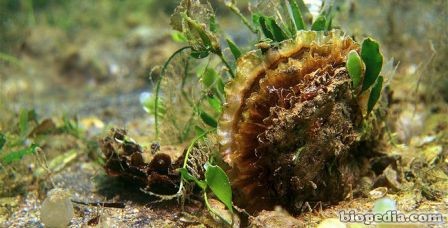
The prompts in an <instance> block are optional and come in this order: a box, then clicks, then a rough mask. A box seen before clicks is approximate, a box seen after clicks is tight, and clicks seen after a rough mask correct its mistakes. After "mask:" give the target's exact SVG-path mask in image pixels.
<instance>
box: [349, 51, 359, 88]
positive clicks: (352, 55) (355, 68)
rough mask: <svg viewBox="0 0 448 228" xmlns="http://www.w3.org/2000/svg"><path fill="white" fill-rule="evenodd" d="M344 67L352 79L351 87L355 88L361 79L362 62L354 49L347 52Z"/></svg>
mask: <svg viewBox="0 0 448 228" xmlns="http://www.w3.org/2000/svg"><path fill="white" fill-rule="evenodd" d="M346 67H347V71H348V74H349V75H350V78H351V79H352V83H353V88H357V87H358V86H359V84H360V83H361V79H362V71H363V63H362V60H361V57H359V55H358V53H357V52H356V51H355V50H351V51H350V52H349V53H348V55H347V63H346Z"/></svg>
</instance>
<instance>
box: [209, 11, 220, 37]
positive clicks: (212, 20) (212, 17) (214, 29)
mask: <svg viewBox="0 0 448 228" xmlns="http://www.w3.org/2000/svg"><path fill="white" fill-rule="evenodd" d="M209 20H210V21H209V26H210V31H211V32H214V33H216V32H218V23H216V17H215V15H210V19H209Z"/></svg>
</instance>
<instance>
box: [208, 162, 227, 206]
mask: <svg viewBox="0 0 448 228" xmlns="http://www.w3.org/2000/svg"><path fill="white" fill-rule="evenodd" d="M205 181H206V182H207V185H208V186H209V187H210V189H211V190H212V192H213V193H214V194H215V195H216V197H217V198H218V199H219V200H221V202H223V203H224V204H225V205H226V207H227V208H228V209H229V211H230V212H232V213H233V208H232V188H231V187H230V182H229V178H228V177H227V175H226V173H225V172H224V170H222V169H221V167H219V166H214V165H211V164H208V163H206V165H205Z"/></svg>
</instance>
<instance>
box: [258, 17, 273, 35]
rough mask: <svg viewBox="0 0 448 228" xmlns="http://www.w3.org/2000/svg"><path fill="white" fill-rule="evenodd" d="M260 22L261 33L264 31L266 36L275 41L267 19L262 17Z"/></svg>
mask: <svg viewBox="0 0 448 228" xmlns="http://www.w3.org/2000/svg"><path fill="white" fill-rule="evenodd" d="M259 22H260V26H261V31H263V34H264V36H265V37H266V38H269V39H271V40H275V39H274V35H273V34H272V33H271V31H270V30H269V26H268V24H269V23H268V21H267V19H266V17H264V16H260V18H259Z"/></svg>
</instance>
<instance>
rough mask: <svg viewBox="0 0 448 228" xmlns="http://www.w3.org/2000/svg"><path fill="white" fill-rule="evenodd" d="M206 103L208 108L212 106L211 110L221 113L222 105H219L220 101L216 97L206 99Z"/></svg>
mask: <svg viewBox="0 0 448 228" xmlns="http://www.w3.org/2000/svg"><path fill="white" fill-rule="evenodd" d="M207 101H208V104H209V105H210V106H212V108H213V109H214V110H215V111H216V112H217V113H221V111H222V104H221V101H220V100H219V99H218V98H217V97H216V96H213V97H207Z"/></svg>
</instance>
